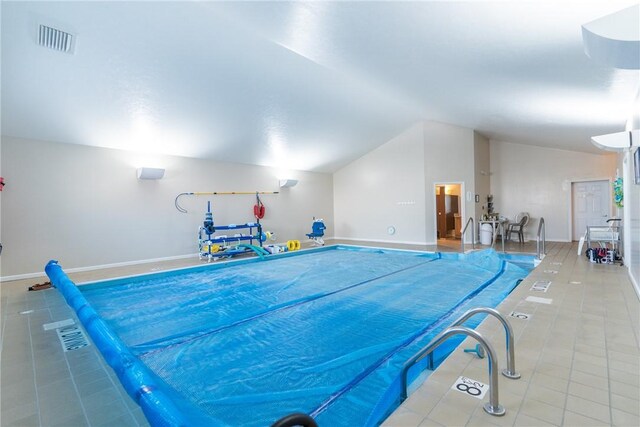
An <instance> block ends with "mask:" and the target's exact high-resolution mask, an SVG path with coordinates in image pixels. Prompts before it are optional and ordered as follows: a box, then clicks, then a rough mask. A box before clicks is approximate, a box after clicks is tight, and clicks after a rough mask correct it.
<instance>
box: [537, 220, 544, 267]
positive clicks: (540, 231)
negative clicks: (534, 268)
mask: <svg viewBox="0 0 640 427" xmlns="http://www.w3.org/2000/svg"><path fill="white" fill-rule="evenodd" d="M546 228H547V226H546V225H545V224H544V218H542V217H540V223H539V224H538V236H537V237H536V253H537V254H538V259H542V256H543V255H546V253H547V251H546V248H545V243H546V237H545V233H546ZM541 238H542V251H540V246H541V245H540V242H541Z"/></svg>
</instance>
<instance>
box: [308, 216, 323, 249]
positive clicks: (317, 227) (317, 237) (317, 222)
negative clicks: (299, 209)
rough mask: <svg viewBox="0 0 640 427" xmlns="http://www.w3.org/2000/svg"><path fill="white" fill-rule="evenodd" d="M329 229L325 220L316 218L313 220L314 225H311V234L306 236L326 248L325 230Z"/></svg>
mask: <svg viewBox="0 0 640 427" xmlns="http://www.w3.org/2000/svg"><path fill="white" fill-rule="evenodd" d="M326 228H327V227H326V226H325V225H324V220H322V219H320V218H318V219H316V218H315V217H314V218H313V224H311V233H307V234H306V236H307V237H308V238H309V239H311V241H312V242H313V243H315V244H316V245H320V246H324V239H323V238H322V237H323V236H324V230H325V229H326Z"/></svg>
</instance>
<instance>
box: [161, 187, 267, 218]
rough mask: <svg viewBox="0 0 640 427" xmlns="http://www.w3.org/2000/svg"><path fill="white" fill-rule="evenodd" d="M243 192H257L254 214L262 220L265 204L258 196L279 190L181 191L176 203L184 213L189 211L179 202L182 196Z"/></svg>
mask: <svg viewBox="0 0 640 427" xmlns="http://www.w3.org/2000/svg"><path fill="white" fill-rule="evenodd" d="M242 194H245V195H246V194H255V195H256V199H257V201H258V203H257V204H256V206H255V207H254V215H255V217H256V219H257V220H260V219H262V218H263V217H264V212H265V209H264V205H263V204H262V201H260V198H259V197H258V195H259V194H278V191H209V192H195V193H193V192H192V193H180V194H178V195H177V196H176V199H175V201H174V203H175V205H176V209H178V210H179V211H180V212H182V213H187V210H186V209H185V208H183V207H182V206H180V204H178V199H180V197H182V196H219V195H228V196H237V195H242Z"/></svg>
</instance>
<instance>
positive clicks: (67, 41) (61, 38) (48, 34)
mask: <svg viewBox="0 0 640 427" xmlns="http://www.w3.org/2000/svg"><path fill="white" fill-rule="evenodd" d="M72 40H73V36H72V35H71V34H69V33H66V32H64V31H60V30H57V29H55V28H51V27H47V26H46V25H40V31H39V33H38V44H39V45H40V46H44V47H48V48H49V49H53V50H57V51H59V52H71V42H72Z"/></svg>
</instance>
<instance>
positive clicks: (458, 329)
mask: <svg viewBox="0 0 640 427" xmlns="http://www.w3.org/2000/svg"><path fill="white" fill-rule="evenodd" d="M459 334H462V335H467V336H470V337H472V338H473V339H475V340H476V341H478V342H479V343H480V345H481V346H482V347H483V348H484V350H485V352H486V353H487V358H488V359H489V403H485V405H484V406H483V409H484V410H485V412H486V413H488V414H490V415H495V416H502V415H504V414H505V412H506V411H505V409H504V407H503V406H502V405H500V403H499V402H498V374H497V373H496V372H497V370H498V362H497V359H496V352H495V350H494V349H493V346H492V345H491V344H490V343H489V342H488V341H487V340H486V339H485V338H484V337H483V336H482V335H481V334H480V333H479V332H477V331H475V330H473V329H469V328H465V327H464V326H452V327H449V328H447V329H445V330H444V331H442V332H441V333H439V334H438V335H437V336H436V337H435V338H434V339H432V340H431V342H430V343H429V344H427V346H426V347H424V348H423V349H422V350H420V351H419V352H418V353H416V354H415V355H414V356H413V357H412V358H411V359H409V360H408V361H407V362H406V363H405V364H404V365H403V367H402V374H401V375H402V399H403V400H404V399H406V398H407V388H408V384H407V382H408V380H407V374H408V372H409V368H410V367H411V366H413V365H414V364H416V363H418V362H419V361H420V360H422V359H424V358H425V357H427V356H428V355H429V354H431V352H433V350H435V349H436V348H437V347H438V346H439V345H440V344H442V343H443V342H444V341H445V340H447V339H448V338H449V337H451V336H453V335H459Z"/></svg>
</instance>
